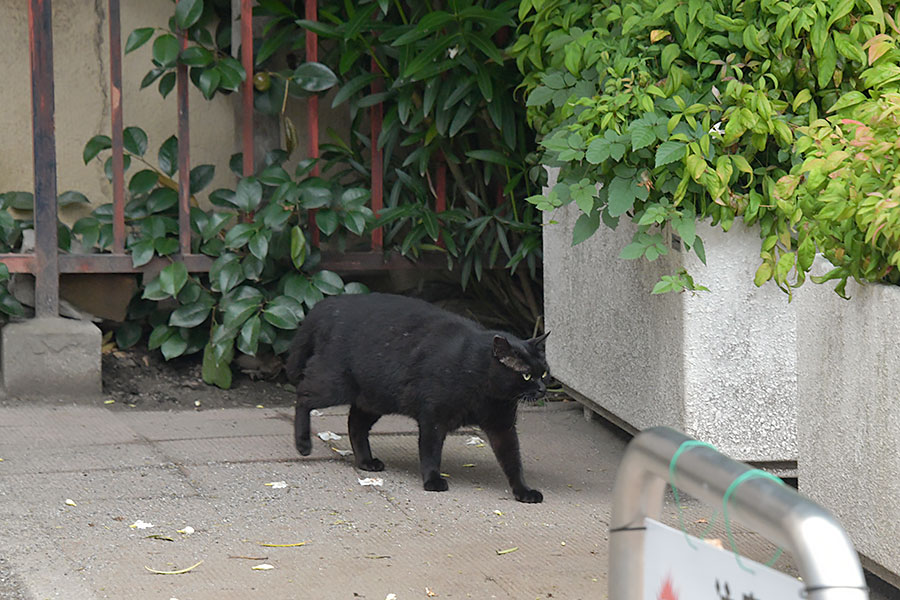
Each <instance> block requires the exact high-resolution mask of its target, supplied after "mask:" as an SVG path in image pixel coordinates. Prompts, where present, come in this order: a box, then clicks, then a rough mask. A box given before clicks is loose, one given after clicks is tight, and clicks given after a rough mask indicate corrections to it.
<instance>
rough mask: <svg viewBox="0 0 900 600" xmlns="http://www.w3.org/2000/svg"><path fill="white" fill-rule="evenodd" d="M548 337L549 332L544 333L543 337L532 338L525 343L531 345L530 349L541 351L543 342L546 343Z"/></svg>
mask: <svg viewBox="0 0 900 600" xmlns="http://www.w3.org/2000/svg"><path fill="white" fill-rule="evenodd" d="M548 335H550V332H549V331H545V332H544V334H543V335H539V336H537V337H533V338H531V339H530V340H528V342H527V343H529V344H531V346H532V348H537V349H538V350H542V349H543V348H544V342H545V341H547V336H548Z"/></svg>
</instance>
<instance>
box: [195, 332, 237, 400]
mask: <svg viewBox="0 0 900 600" xmlns="http://www.w3.org/2000/svg"><path fill="white" fill-rule="evenodd" d="M223 345H224V346H225V349H223V350H221V354H222V355H223V356H221V357H220V358H217V357H216V346H217V345H216V344H213V343H212V342H209V343H208V344H207V345H206V346H205V347H204V348H203V365H202V367H201V375H202V377H203V381H204V382H205V383H208V384H211V385H215V386H217V387H219V388H222V389H223V390H227V389H228V388H230V387H231V377H232V374H231V366H230V364H231V359H232V357H233V356H234V343H233V341H232V340H228V341H227V342H224V343H222V344H219V345H218V346H219V347H221V346H223Z"/></svg>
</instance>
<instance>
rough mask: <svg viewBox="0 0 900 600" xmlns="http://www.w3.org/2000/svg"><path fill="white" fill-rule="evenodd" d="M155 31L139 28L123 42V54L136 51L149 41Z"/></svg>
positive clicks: (148, 28) (149, 28)
mask: <svg viewBox="0 0 900 600" xmlns="http://www.w3.org/2000/svg"><path fill="white" fill-rule="evenodd" d="M154 31H155V30H154V29H153V28H152V27H139V28H137V29H135V30H134V31H132V32H131V33H130V34H129V35H128V39H127V40H126V41H125V54H128V53H129V52H133V51H134V50H137V49H138V48H140V47H141V46H143V45H144V44H146V43H147V42H149V41H150V38H152V37H153V32H154Z"/></svg>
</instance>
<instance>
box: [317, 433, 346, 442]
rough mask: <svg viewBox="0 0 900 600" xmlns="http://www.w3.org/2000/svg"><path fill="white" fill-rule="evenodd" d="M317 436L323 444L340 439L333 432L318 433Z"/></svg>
mask: <svg viewBox="0 0 900 600" xmlns="http://www.w3.org/2000/svg"><path fill="white" fill-rule="evenodd" d="M317 435H318V436H319V439H320V440H322V441H323V442H327V441H330V440H339V439H341V436H339V435H338V434H336V433H335V432H333V431H320V432H319V433H318V434H317Z"/></svg>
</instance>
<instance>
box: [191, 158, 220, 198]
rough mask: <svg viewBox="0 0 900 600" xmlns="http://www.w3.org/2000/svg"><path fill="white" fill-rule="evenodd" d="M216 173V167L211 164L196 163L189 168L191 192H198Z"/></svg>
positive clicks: (210, 181) (204, 187)
mask: <svg viewBox="0 0 900 600" xmlns="http://www.w3.org/2000/svg"><path fill="white" fill-rule="evenodd" d="M215 175H216V168H215V167H214V166H213V165H197V166H196V167H194V168H193V169H191V177H190V181H191V182H190V189H191V194H199V193H200V192H202V191H203V190H204V189H206V186H208V185H209V184H210V183H212V180H213V177H215Z"/></svg>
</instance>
